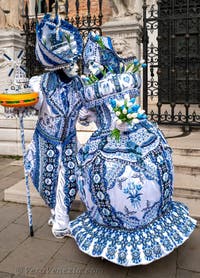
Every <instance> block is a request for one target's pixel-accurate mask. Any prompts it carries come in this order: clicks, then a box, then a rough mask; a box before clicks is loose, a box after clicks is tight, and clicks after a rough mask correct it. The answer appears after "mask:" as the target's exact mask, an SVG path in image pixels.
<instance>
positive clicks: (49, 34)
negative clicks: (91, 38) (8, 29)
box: [35, 15, 83, 70]
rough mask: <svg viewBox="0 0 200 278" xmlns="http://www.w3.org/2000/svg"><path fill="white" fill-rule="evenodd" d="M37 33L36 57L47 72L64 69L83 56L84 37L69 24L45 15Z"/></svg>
mask: <svg viewBox="0 0 200 278" xmlns="http://www.w3.org/2000/svg"><path fill="white" fill-rule="evenodd" d="M36 32H37V33H36V49H35V52H36V57H37V59H38V61H39V62H40V63H41V64H42V65H43V66H45V68H46V69H47V70H57V69H60V68H64V67H65V66H67V65H68V64H70V63H72V62H75V61H77V60H78V59H79V57H80V56H81V55H82V50H83V41H82V37H81V35H80V33H79V31H78V29H77V28H76V27H74V26H73V25H72V24H70V23H69V22H67V21H65V20H62V19H60V18H59V17H56V18H50V15H45V16H44V18H43V19H42V21H41V22H40V23H39V24H38V25H37V28H36Z"/></svg>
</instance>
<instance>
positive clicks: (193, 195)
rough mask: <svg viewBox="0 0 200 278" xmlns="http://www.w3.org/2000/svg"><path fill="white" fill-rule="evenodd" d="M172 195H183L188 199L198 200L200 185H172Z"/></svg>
mask: <svg viewBox="0 0 200 278" xmlns="http://www.w3.org/2000/svg"><path fill="white" fill-rule="evenodd" d="M174 196H176V197H184V198H189V199H199V202H200V187H194V186H192V187H191V188H188V187H186V186H181V187H177V186H175V187H174Z"/></svg>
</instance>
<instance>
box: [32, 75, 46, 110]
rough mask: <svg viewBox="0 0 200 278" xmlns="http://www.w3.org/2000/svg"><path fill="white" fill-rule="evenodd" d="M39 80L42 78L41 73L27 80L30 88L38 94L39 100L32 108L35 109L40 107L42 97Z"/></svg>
mask: <svg viewBox="0 0 200 278" xmlns="http://www.w3.org/2000/svg"><path fill="white" fill-rule="evenodd" d="M41 80H42V75H37V76H33V77H31V79H30V80H29V86H30V87H31V89H32V90H33V91H34V92H37V93H38V94H39V101H38V102H37V103H36V105H35V106H34V108H35V109H36V110H39V109H40V107H41V106H42V102H43V98H44V97H43V93H42V90H41Z"/></svg>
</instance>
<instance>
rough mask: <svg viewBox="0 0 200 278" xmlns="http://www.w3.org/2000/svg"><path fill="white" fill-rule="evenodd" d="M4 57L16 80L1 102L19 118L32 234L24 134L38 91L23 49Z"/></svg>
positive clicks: (30, 226)
mask: <svg viewBox="0 0 200 278" xmlns="http://www.w3.org/2000/svg"><path fill="white" fill-rule="evenodd" d="M3 56H4V58H5V59H6V60H7V61H8V62H9V63H10V64H11V66H12V67H11V69H10V71H9V73H8V76H11V75H12V74H13V72H14V81H13V82H12V84H11V86H9V88H8V89H6V90H5V92H4V93H3V94H0V104H1V105H2V106H4V107H5V113H6V116H7V117H17V118H19V125H20V134H21V145H22V154H23V164H24V176H25V185H26V197H27V213H28V223H29V229H30V236H31V237H32V236H33V235H34V233H33V222H32V210H31V198H30V187H29V177H28V172H27V169H26V165H25V163H26V148H25V136H24V116H26V115H27V116H30V115H32V114H34V113H35V110H34V105H35V104H36V103H37V102H38V93H37V92H33V91H32V90H31V89H30V88H29V86H28V79H27V78H26V72H25V70H24V68H23V66H22V65H21V60H22V56H23V51H22V50H21V51H20V52H19V54H18V56H17V60H16V61H15V60H13V59H12V58H11V57H9V56H8V55H7V54H4V55H3Z"/></svg>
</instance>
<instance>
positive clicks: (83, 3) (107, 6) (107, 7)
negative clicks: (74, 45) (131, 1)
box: [69, 0, 112, 22]
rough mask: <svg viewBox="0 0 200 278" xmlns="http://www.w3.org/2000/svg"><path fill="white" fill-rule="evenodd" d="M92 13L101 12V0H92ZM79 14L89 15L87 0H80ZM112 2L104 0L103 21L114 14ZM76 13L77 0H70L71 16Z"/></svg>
mask: <svg viewBox="0 0 200 278" xmlns="http://www.w3.org/2000/svg"><path fill="white" fill-rule="evenodd" d="M90 2H91V6H90V13H91V15H98V14H99V1H98V0H91V1H90ZM79 3H80V8H79V15H80V16H83V15H87V0H80V1H79ZM111 7H112V4H111V1H110V0H103V5H102V10H103V22H106V21H108V19H109V18H110V17H111V16H112V9H111ZM75 15H76V8H75V0H69V17H71V16H75Z"/></svg>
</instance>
